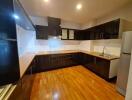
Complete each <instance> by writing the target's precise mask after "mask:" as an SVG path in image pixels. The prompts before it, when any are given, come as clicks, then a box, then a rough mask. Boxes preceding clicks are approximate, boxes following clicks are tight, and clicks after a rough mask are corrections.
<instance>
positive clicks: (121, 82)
mask: <svg viewBox="0 0 132 100" xmlns="http://www.w3.org/2000/svg"><path fill="white" fill-rule="evenodd" d="M131 50H132V31H128V32H124V33H123V36H122V47H121V58H120V66H119V67H118V74H117V83H116V87H117V91H119V92H120V93H121V94H122V95H125V94H126V88H127V81H128V75H129V67H130V59H131Z"/></svg>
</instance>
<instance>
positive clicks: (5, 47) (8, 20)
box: [0, 0, 20, 85]
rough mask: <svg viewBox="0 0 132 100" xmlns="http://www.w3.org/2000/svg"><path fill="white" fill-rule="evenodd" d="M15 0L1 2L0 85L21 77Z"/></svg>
mask: <svg viewBox="0 0 132 100" xmlns="http://www.w3.org/2000/svg"><path fill="white" fill-rule="evenodd" d="M13 14H14V5H13V0H4V1H2V2H1V3H0V19H1V22H0V85H5V84H9V83H12V82H16V81H17V80H18V79H19V78H20V73H19V60H18V48H17V39H16V24H15V19H14V17H13Z"/></svg>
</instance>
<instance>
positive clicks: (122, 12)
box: [96, 4, 132, 24]
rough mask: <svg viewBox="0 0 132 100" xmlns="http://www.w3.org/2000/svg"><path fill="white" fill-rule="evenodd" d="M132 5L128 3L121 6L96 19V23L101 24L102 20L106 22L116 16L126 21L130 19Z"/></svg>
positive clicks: (131, 16) (131, 18) (131, 17)
mask: <svg viewBox="0 0 132 100" xmlns="http://www.w3.org/2000/svg"><path fill="white" fill-rule="evenodd" d="M131 12H132V5H131V4H128V5H126V6H125V7H123V8H120V9H117V10H116V11H113V12H111V13H109V14H107V15H105V16H103V17H101V18H98V19H97V22H96V24H101V23H104V22H108V21H111V20H114V19H117V18H122V19H125V20H128V21H132V13H131Z"/></svg>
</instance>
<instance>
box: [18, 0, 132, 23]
mask: <svg viewBox="0 0 132 100" xmlns="http://www.w3.org/2000/svg"><path fill="white" fill-rule="evenodd" d="M131 1H132V0H49V2H47V3H46V2H44V0H20V2H21V3H22V5H23V6H24V8H25V10H26V11H27V12H28V13H29V14H31V15H34V16H51V17H57V18H61V19H63V20H67V21H72V22H76V23H79V24H86V23H87V22H89V21H90V20H93V19H96V18H99V17H102V16H104V15H106V14H108V13H110V12H112V11H114V10H116V9H119V8H120V7H123V6H125V5H127V4H128V3H130V2H131ZM78 3H81V4H82V5H83V6H82V9H81V10H79V11H77V10H76V5H77V4H78Z"/></svg>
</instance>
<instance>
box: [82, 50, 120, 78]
mask: <svg viewBox="0 0 132 100" xmlns="http://www.w3.org/2000/svg"><path fill="white" fill-rule="evenodd" d="M81 59H82V63H81V64H82V65H83V66H84V67H86V68H88V69H89V70H91V71H93V72H94V73H96V74H97V75H99V76H101V77H102V78H104V79H106V80H109V79H110V78H113V77H115V76H116V74H115V75H113V76H112V77H110V76H109V73H111V72H110V69H111V67H113V68H117V66H111V65H112V64H111V63H112V61H111V60H107V59H102V58H99V57H95V56H92V55H88V54H85V53H83V54H81ZM117 63H118V61H117ZM114 70H116V69H114Z"/></svg>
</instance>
